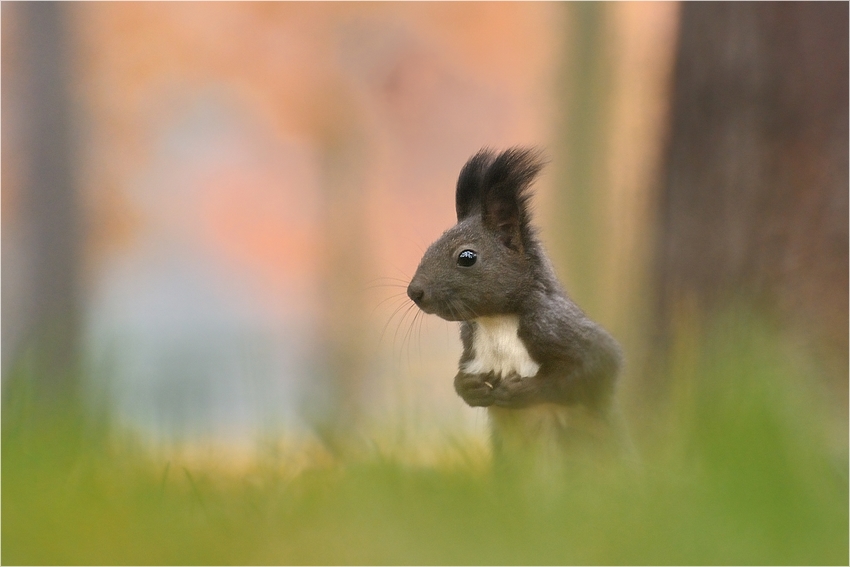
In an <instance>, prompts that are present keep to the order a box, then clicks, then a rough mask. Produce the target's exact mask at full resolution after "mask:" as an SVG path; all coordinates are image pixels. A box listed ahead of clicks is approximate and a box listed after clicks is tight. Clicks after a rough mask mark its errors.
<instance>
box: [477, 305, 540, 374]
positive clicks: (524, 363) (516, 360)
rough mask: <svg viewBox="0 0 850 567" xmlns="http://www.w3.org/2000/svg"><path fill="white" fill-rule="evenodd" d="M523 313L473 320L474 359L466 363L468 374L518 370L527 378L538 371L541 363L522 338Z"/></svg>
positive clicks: (507, 372) (500, 372) (505, 372)
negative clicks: (520, 327)
mask: <svg viewBox="0 0 850 567" xmlns="http://www.w3.org/2000/svg"><path fill="white" fill-rule="evenodd" d="M518 330H519V317H517V316H516V315H499V316H496V317H479V318H478V319H475V321H474V322H473V330H472V353H473V358H472V360H468V361H467V362H465V363H464V364H463V367H462V370H463V371H464V372H466V373H467V374H488V373H490V372H493V373H495V374H496V375H497V376H507V375H509V374H511V373H516V374H519V375H520V376H522V377H523V378H530V377H531V376H534V375H536V374H537V371H538V370H540V365H539V364H537V363H536V362H535V361H534V360H533V359H532V358H531V355H529V354H528V350H527V349H526V348H525V345H524V344H523V343H522V341H521V340H520V338H519V335H518V334H517V331H518Z"/></svg>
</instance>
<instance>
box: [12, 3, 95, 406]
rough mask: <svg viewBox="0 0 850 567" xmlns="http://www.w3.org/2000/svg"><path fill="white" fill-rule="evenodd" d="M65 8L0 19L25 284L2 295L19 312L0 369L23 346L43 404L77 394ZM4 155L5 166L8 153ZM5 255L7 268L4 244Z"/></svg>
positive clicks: (75, 232)
mask: <svg viewBox="0 0 850 567" xmlns="http://www.w3.org/2000/svg"><path fill="white" fill-rule="evenodd" d="M10 7H11V8H12V9H13V10H15V13H14V14H10V10H9V8H10ZM67 12H68V5H67V4H63V3H59V2H24V3H20V4H16V5H13V6H10V5H9V4H6V5H4V6H3V16H4V19H5V18H6V17H7V16H9V15H11V16H13V17H14V18H15V20H16V23H17V25H18V29H17V32H18V34H17V38H18V40H19V42H20V43H19V45H18V46H17V53H18V54H19V55H20V61H18V65H17V69H18V71H19V73H18V74H17V77H16V79H17V80H19V81H21V84H20V85H16V86H15V90H16V91H17V92H18V93H19V95H20V96H19V97H18V100H17V101H11V102H13V103H14V102H17V103H18V104H7V102H9V101H7V100H5V99H4V104H3V113H4V118H5V117H6V116H8V115H9V113H22V116H20V115H19V116H16V117H15V118H14V120H13V121H12V123H13V124H16V125H17V126H18V128H17V129H16V130H17V131H15V132H9V131H7V130H6V128H4V130H3V135H4V136H3V138H4V142H3V145H4V149H5V147H6V144H7V139H6V136H7V135H12V136H20V138H21V139H20V140H17V143H19V144H20V151H19V152H13V155H14V154H15V153H17V154H18V155H19V156H21V157H22V160H23V162H24V164H23V166H22V167H20V170H21V171H20V178H19V179H20V183H21V186H20V187H16V188H15V192H16V193H17V199H16V200H17V201H18V207H17V213H16V214H17V215H18V218H17V219H16V223H15V224H16V225H17V227H18V230H19V231H20V236H19V238H16V239H15V240H16V242H17V243H18V244H19V246H20V247H21V248H22V250H20V251H18V252H20V253H19V254H17V255H16V257H18V258H21V260H20V262H18V264H17V265H16V266H15V267H16V268H18V269H20V271H21V274H8V275H10V276H11V277H16V276H22V277H23V278H24V280H23V284H22V285H20V286H18V287H17V290H18V293H17V294H16V295H17V296H15V297H13V296H10V294H8V293H7V291H9V290H8V289H7V288H6V286H4V293H3V310H4V311H6V309H7V307H9V303H10V302H20V304H21V306H22V308H21V309H18V310H17V311H18V312H19V317H17V318H16V320H15V321H14V322H15V326H14V328H11V327H10V326H7V324H6V323H7V321H6V320H5V318H4V321H3V323H4V324H3V339H4V340H3V366H4V367H3V372H4V374H6V373H7V372H8V371H9V369H10V368H9V367H10V364H11V363H13V362H14V361H15V359H18V358H19V357H20V355H21V354H22V352H24V351H26V352H27V353H28V356H27V359H28V361H29V364H28V365H27V366H28V374H29V377H30V378H31V379H32V380H34V383H33V384H32V385H33V389H32V391H33V393H34V394H35V397H36V399H38V400H41V401H45V402H49V403H50V405H52V403H53V402H60V403H67V402H72V401H73V400H75V399H76V397H77V394H78V391H77V390H78V374H77V372H76V368H75V363H76V362H77V358H78V357H77V351H78V347H79V344H78V336H79V333H78V305H77V303H78V260H79V242H80V238H79V236H80V234H79V226H78V209H77V193H76V190H75V185H74V176H73V165H72V164H73V158H72V146H73V142H74V140H73V139H72V120H71V112H72V111H71V106H72V105H71V96H70V68H69V64H70V57H69V42H68V30H67V20H68V16H67ZM5 122H6V121H5V119H4V124H5ZM3 155H4V167H5V166H6V165H7V162H6V152H5V151H4V152H3ZM16 165H18V164H16ZM6 189H8V188H4V197H5V196H6V192H5V190H6ZM4 240H6V238H5V236H4ZM7 243H8V241H6V243H4V248H5V244H7ZM3 252H4V254H3V258H4V265H3V268H4V272H6V268H7V267H8V265H7V263H6V261H5V260H6V256H7V255H6V252H7V250H6V249H4V251H3ZM5 275H7V274H4V276H5ZM5 382H6V381H5V380H4V383H5ZM4 385H5V384H4Z"/></svg>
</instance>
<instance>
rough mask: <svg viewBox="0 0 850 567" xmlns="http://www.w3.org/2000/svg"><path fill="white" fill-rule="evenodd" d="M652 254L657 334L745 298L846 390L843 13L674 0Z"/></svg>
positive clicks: (826, 7) (806, 5)
mask: <svg viewBox="0 0 850 567" xmlns="http://www.w3.org/2000/svg"><path fill="white" fill-rule="evenodd" d="M681 17H682V19H681V28H680V35H679V47H678V61H677V66H676V71H675V83H674V91H673V97H672V104H673V107H672V124H671V133H670V140H669V151H668V156H667V169H666V179H665V180H664V184H663V185H664V186H663V191H662V197H661V214H660V221H661V229H660V235H659V236H660V239H659V248H658V252H659V254H658V266H657V268H658V272H657V276H658V284H659V285H658V289H659V295H658V298H659V313H660V319H661V323H662V329H664V328H665V326H666V325H668V324H669V323H670V321H671V318H673V317H675V316H676V315H675V314H676V312H677V310H678V309H680V307H681V306H682V304H683V303H691V304H693V305H695V306H697V307H698V308H700V309H702V310H708V311H710V310H712V309H715V308H717V307H719V306H721V305H724V304H726V303H727V302H728V301H729V300H731V299H733V298H734V299H735V300H737V301H741V300H742V299H743V301H745V302H746V303H748V304H749V305H750V306H752V307H753V308H756V309H758V310H759V311H761V312H762V313H767V314H769V315H770V316H771V317H773V318H774V320H775V321H776V322H778V323H779V324H781V325H782V326H784V327H785V328H786V329H791V330H792V331H794V332H796V333H798V335H799V336H801V337H805V340H806V341H808V342H809V346H810V347H812V348H813V349H815V352H817V353H818V354H819V355H822V356H821V358H823V359H830V360H832V361H837V362H836V363H835V364H834V365H833V367H832V369H833V371H835V376H836V377H840V379H839V380H838V381H839V382H841V381H843V382H844V383H845V385H846V379H847V341H848V328H847V325H848V318H847V317H848V295H847V290H848V4H847V3H845V2H836V3H832V2H829V3H818V2H799V3H798V2H764V3H762V2H755V3H738V2H729V3H727V2H720V3H701V2H700V3H688V2H686V3H684V5H683V7H682V15H681Z"/></svg>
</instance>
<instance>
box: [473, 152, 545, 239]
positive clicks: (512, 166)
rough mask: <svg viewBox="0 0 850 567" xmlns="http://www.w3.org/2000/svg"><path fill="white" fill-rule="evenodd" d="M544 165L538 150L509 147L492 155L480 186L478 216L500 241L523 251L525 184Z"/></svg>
mask: <svg viewBox="0 0 850 567" xmlns="http://www.w3.org/2000/svg"><path fill="white" fill-rule="evenodd" d="M542 168H543V160H542V158H541V156H540V153H539V152H537V151H535V150H530V149H521V148H512V149H509V150H506V151H504V152H502V153H501V154H499V155H498V156H496V157H495V159H493V160H492V162H491V163H490V164H489V166H488V167H487V170H486V172H485V174H484V179H483V183H482V186H481V219H482V221H483V223H484V226H485V227H486V228H487V229H489V230H492V231H494V232H495V233H496V234H497V235H498V237H499V240H501V242H502V244H504V245H505V246H506V247H508V248H510V249H511V250H515V251H517V252H522V251H523V250H524V248H525V244H526V239H527V238H528V237H529V234H530V227H529V224H530V220H531V216H530V213H529V210H528V208H529V205H528V201H529V198H530V196H531V195H530V194H529V192H528V188H529V186H530V185H531V182H532V181H533V180H534V178H535V177H536V176H537V174H538V173H540V170H541V169H542Z"/></svg>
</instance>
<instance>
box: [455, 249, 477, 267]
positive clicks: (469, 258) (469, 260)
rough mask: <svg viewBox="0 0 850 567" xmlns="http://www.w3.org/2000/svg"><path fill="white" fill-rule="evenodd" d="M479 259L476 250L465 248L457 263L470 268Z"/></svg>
mask: <svg viewBox="0 0 850 567" xmlns="http://www.w3.org/2000/svg"><path fill="white" fill-rule="evenodd" d="M477 259H478V254H476V253H475V250H464V251H463V252H461V253H460V254H458V256H457V265H458V266H461V267H463V268H468V267H470V266H471V265H472V264H474V263H475V261H476V260H477Z"/></svg>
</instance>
